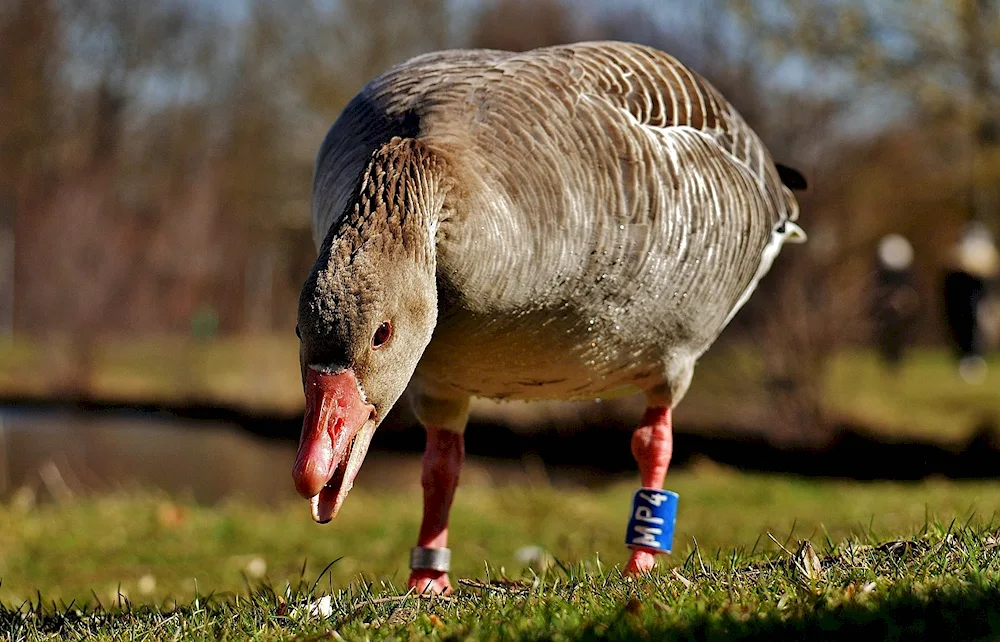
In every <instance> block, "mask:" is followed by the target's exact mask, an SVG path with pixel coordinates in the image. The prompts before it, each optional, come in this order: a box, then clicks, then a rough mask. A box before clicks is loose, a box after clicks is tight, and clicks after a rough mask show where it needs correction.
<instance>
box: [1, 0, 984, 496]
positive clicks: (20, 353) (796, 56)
mask: <svg viewBox="0 0 1000 642" xmlns="http://www.w3.org/2000/svg"><path fill="white" fill-rule="evenodd" d="M597 39H617V40H631V41H636V42H640V43H644V44H648V45H652V46H655V47H657V48H660V49H663V50H666V51H668V52H671V53H673V54H674V55H675V56H677V57H678V58H679V59H680V60H682V61H683V62H685V63H687V64H688V65H689V66H691V67H692V68H694V69H695V70H697V71H698V72H700V73H701V74H702V75H704V76H705V77H707V78H708V79H709V80H710V81H711V82H712V83H713V84H715V85H716V86H717V87H718V88H719V89H720V90H721V91H722V92H723V93H724V94H725V95H726V96H727V97H728V98H729V99H730V100H731V101H732V102H733V103H734V104H735V105H736V106H737V108H738V109H739V110H740V111H741V113H742V114H743V115H744V116H745V117H746V119H747V120H748V121H749V122H750V124H751V125H752V126H753V127H754V128H755V129H756V131H757V132H758V133H759V134H760V135H761V137H762V138H763V140H764V141H765V143H766V144H767V145H768V147H769V149H770V150H771V152H772V154H773V156H774V157H775V159H776V160H778V161H779V162H782V163H784V164H787V165H790V166H792V167H795V168H797V169H799V170H800V171H802V172H803V173H804V174H805V175H806V177H807V179H808V181H809V185H810V187H809V190H808V191H807V192H805V193H801V194H799V199H800V203H801V211H802V214H801V218H800V223H801V225H802V227H803V228H804V229H805V230H806V231H807V233H808V234H809V237H810V241H809V243H808V244H806V245H804V246H792V247H788V248H786V250H785V251H784V253H783V254H782V255H781V257H780V258H779V260H778V262H777V263H776V264H775V266H774V268H773V269H772V271H771V274H770V275H769V276H768V277H767V278H766V279H765V281H764V282H763V283H762V284H761V286H760V288H759V289H758V292H757V294H756V295H755V297H754V298H753V299H752V301H751V303H750V305H749V306H748V307H747V308H745V309H744V310H743V311H742V312H740V314H739V315H738V317H737V318H736V319H735V321H734V322H733V323H732V324H731V326H730V327H729V328H728V329H727V330H726V332H725V334H724V335H723V337H722V338H721V339H720V341H719V342H718V344H717V345H716V346H715V347H713V348H712V350H711V351H710V352H709V353H708V355H706V357H705V358H704V359H703V362H702V363H701V364H700V366H699V369H698V371H697V372H696V375H695V380H694V383H693V385H692V388H691V392H690V393H689V395H688V398H687V399H686V400H685V401H684V402H683V403H682V405H681V407H680V408H679V410H678V414H677V419H676V426H677V435H678V436H677V438H676V443H677V448H678V452H677V456H676V459H675V465H678V466H682V465H685V464H690V463H691V462H694V461H698V460H699V459H700V458H704V457H708V458H711V459H714V460H717V461H720V462H723V463H727V464H731V465H734V466H738V467H744V468H751V469H757V470H777V471H785V472H797V473H802V474H813V475H834V476H846V477H861V478H877V477H888V478H916V477H923V476H927V475H945V476H978V475H984V476H992V475H993V474H995V471H996V470H1000V468H998V467H997V465H1000V456H998V455H997V453H998V450H997V448H996V447H994V445H995V444H996V443H998V442H1000V438H998V437H996V436H995V432H996V426H997V418H998V416H1000V360H998V358H997V356H996V353H995V348H996V346H997V342H998V334H1000V301H998V299H997V288H996V285H997V283H996V280H997V272H998V258H997V252H996V248H995V246H994V244H993V240H992V239H993V237H994V236H995V235H996V234H998V233H1000V109H998V107H1000V2H996V1H994V0H908V1H907V2H896V1H891V0H812V1H810V2H800V1H798V0H759V1H755V0H732V1H729V2H725V1H722V0H702V1H701V2H698V3H689V2H682V1H676V2H674V1H666V0H645V1H641V0H621V1H619V2H614V3H606V2H599V1H597V0H411V1H408V2H402V1H401V2H396V3H392V5H391V8H389V7H388V6H387V5H386V4H385V3H373V2H368V1H366V0H313V1H311V2H301V3H277V2H263V1H257V0H226V1H224V2H209V1H198V0H148V1H146V2H141V3H136V2H123V1H120V0H117V1H116V0H6V1H5V2H3V3H2V4H0V403H2V406H0V469H2V472H0V495H7V496H9V495H11V494H15V493H21V496H24V497H28V499H29V500H31V501H33V499H32V498H35V497H38V498H55V499H60V498H66V497H70V496H73V495H78V494H85V493H89V492H92V491H94V490H108V489H114V488H120V487H122V486H126V487H127V486H130V485H133V484H138V485H140V486H154V487H160V488H164V489H166V490H168V491H171V492H186V493H190V494H192V495H193V496H194V497H195V498H197V499H199V500H205V501H212V500H216V499H219V498H222V497H228V496H231V495H234V494H236V495H243V496H247V497H250V498H253V499H259V500H262V501H276V500H280V499H284V498H289V497H292V496H293V495H294V491H293V489H292V485H291V483H290V476H289V471H290V466H291V461H292V457H293V453H294V446H295V440H296V439H297V435H298V429H299V421H300V419H299V417H300V413H301V405H302V400H301V387H300V382H299V374H298V364H297V358H298V357H297V340H296V338H295V336H294V333H293V328H294V324H295V315H296V302H297V297H298V290H299V287H300V286H301V283H302V281H303V279H304V277H305V275H306V273H307V271H308V269H309V267H310V265H311V263H312V260H313V258H314V256H315V249H314V247H313V245H312V242H311V236H310V229H309V194H310V179H311V171H312V164H313V158H314V154H315V152H316V150H317V148H318V146H319V143H320V141H321V140H322V137H323V135H324V134H325V132H326V130H327V128H328V127H329V126H330V125H331V124H332V122H333V120H334V119H335V118H336V116H337V114H338V113H339V111H340V109H341V108H342V107H343V106H344V105H345V104H346V102H347V101H348V100H349V99H350V98H351V97H352V96H353V95H354V94H355V93H356V92H357V91H358V90H359V89H360V88H361V87H362V86H363V85H364V83H365V82H367V81H368V80H370V79H371V78H372V77H374V76H376V75H377V74H379V73H380V72H381V71H383V70H385V69H386V68H387V67H389V66H390V65H392V64H394V63H396V62H400V61H402V60H405V59H407V58H409V57H411V56H414V55H417V54H420V53H423V52H427V51H432V50H437V49H442V48H454V47H488V48H500V49H511V50H526V49H531V48H534V47H539V46H544V45H551V44H558V43H566V42H573V41H579V40H597ZM641 406H642V400H641V399H635V398H633V399H616V400H600V401H596V402H593V403H579V404H553V403H547V404H502V405H501V404H494V403H490V402H485V401H483V402H477V405H476V406H475V408H474V412H473V425H472V426H471V427H470V429H469V442H468V448H469V452H470V455H472V457H471V459H472V464H471V465H472V466H473V467H474V468H476V470H478V471H480V473H481V475H482V478H484V479H487V480H490V481H492V482H496V483H505V482H508V481H512V482H518V483H520V482H526V483H532V484H564V483H566V484H568V483H585V484H595V483H601V482H602V481H604V480H606V479H609V478H610V477H613V476H615V475H618V474H628V475H631V474H634V473H633V471H634V464H633V463H632V460H631V455H630V454H629V451H628V448H629V447H628V443H629V440H628V433H629V431H630V430H631V428H632V427H633V426H634V425H635V421H636V420H637V419H638V417H639V414H640V412H641ZM422 440H423V437H422V433H421V431H420V430H419V429H417V428H415V427H414V424H413V420H412V417H411V416H410V415H409V414H408V413H407V411H406V409H405V408H400V409H398V410H397V411H396V412H395V413H394V415H393V417H391V418H390V419H389V420H388V421H387V422H386V425H385V426H383V428H382V429H380V431H379V434H378V436H377V438H376V441H375V444H374V451H373V452H372V454H371V455H370V456H369V460H370V461H369V462H368V464H367V465H366V467H365V468H364V469H363V471H362V476H361V477H360V478H359V484H360V485H368V486H369V487H371V486H377V485H378V484H393V483H396V482H397V481H398V482H399V483H407V484H411V485H412V484H416V480H417V478H418V474H417V472H416V471H417V467H418V466H419V458H418V456H417V455H416V454H415V453H418V452H419V451H420V450H421V448H422ZM487 455H489V456H490V457H489V458H487V457H486V456H487Z"/></svg>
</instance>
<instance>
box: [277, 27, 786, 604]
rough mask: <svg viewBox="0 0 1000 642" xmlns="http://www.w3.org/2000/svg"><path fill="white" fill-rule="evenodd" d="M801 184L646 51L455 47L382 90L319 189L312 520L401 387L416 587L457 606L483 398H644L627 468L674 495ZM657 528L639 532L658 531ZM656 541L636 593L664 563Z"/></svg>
mask: <svg viewBox="0 0 1000 642" xmlns="http://www.w3.org/2000/svg"><path fill="white" fill-rule="evenodd" d="M804 184H805V181H804V179H803V178H802V176H801V175H800V174H799V173H798V172H796V171H795V170H792V169H790V168H785V167H783V166H780V165H776V164H775V163H774V161H773V160H772V159H771V156H770V155H769V153H768V151H767V149H766V148H765V146H764V144H763V143H762V142H761V140H760V139H759V138H758V137H757V135H756V134H755V133H754V132H753V131H752V130H751V129H750V127H749V126H748V125H747V124H746V123H745V122H744V120H743V119H742V117H741V116H740V115H739V114H738V113H737V111H736V110H735V109H734V108H733V107H732V106H731V105H730V104H729V103H728V102H727V101H726V100H725V99H724V98H723V97H722V95H721V94H720V93H719V92H718V91H717V90H716V89H715V88H713V87H712V86H711V85H710V84H709V83H708V82H707V81H705V80H704V79H703V78H702V77H700V76H699V75H698V74H696V73H695V72H693V71H691V70H690V69H688V68H687V67H685V66H684V65H683V64H681V63H680V62H678V61H677V60H676V59H674V58H673V57H671V56H669V55H668V54H666V53H663V52H661V51H658V50H655V49H652V48H649V47H645V46H640V45H636V44H628V43H621V42H587V43H577V44H572V45H563V46H555V47H547V48H542V49H536V50H533V51H529V52H524V53H513V52H507V51H494V50H451V51H442V52H437V53H431V54H426V55H422V56H419V57H416V58H413V59H411V60H409V61H407V62H404V63H401V64H399V65H397V66H395V67H393V68H391V69H389V70H388V71H386V72H385V73H383V74H382V75H381V76H379V77H377V78H375V79H374V80H372V81H371V82H370V83H369V84H368V85H367V86H365V87H364V88H363V89H362V90H361V92H360V93H359V94H358V95H357V96H356V97H354V98H353V100H351V101H350V103H349V104H348V105H347V107H346V108H345V109H344V110H343V112H342V113H341V115H340V116H339V118H338V119H337V120H336V122H335V123H334V124H333V126H332V127H331V129H330V130H329V132H328V134H327V135H326V138H325V139H324V140H323V142H322V145H321V146H320V149H319V152H318V155H317V159H316V165H315V172H314V176H313V188H312V222H313V230H314V240H315V242H316V245H317V248H318V256H317V259H316V262H315V265H314V266H313V268H312V270H311V272H310V274H309V276H308V278H307V279H306V281H305V283H304V285H303V288H302V292H301V297H300V300H299V307H298V324H297V326H296V333H297V334H298V336H299V339H300V350H299V357H300V363H301V369H302V381H303V388H304V391H305V403H306V410H305V416H304V420H303V427H302V434H301V437H300V439H299V447H298V452H297V455H296V459H295V464H294V467H293V473H292V476H293V479H294V482H295V487H296V489H297V491H298V492H299V494H301V495H302V496H303V497H305V498H307V499H309V500H310V503H311V511H312V517H313V518H314V519H315V520H316V521H317V522H319V523H326V522H328V521H330V520H331V519H333V517H334V516H335V515H336V514H337V512H338V511H339V510H340V507H341V505H342V504H343V502H344V500H345V498H346V497H347V494H348V492H349V491H350V489H351V487H352V486H353V483H354V479H355V477H356V476H357V474H358V470H359V468H360V467H361V464H362V462H363V460H364V458H365V455H366V453H367V450H368V446H369V444H370V442H371V439H372V435H373V433H374V432H375V430H376V428H377V427H378V425H379V423H380V422H381V421H382V419H383V418H384V417H385V416H386V413H388V412H389V410H390V409H391V408H392V407H393V405H394V404H395V403H396V401H397V400H398V399H399V398H400V396H401V395H402V394H403V393H404V390H405V391H406V392H407V396H408V398H409V401H410V403H411V405H412V408H413V410H414V412H415V415H416V417H417V418H418V419H419V421H420V423H421V424H422V425H423V426H424V428H425V430H426V448H425V452H424V455H423V460H422V472H421V485H422V487H423V519H422V523H421V526H420V530H419V533H418V537H417V546H416V547H415V548H414V549H413V550H412V551H411V555H410V568H411V575H410V578H409V586H410V587H411V588H413V589H415V590H418V591H429V592H434V593H448V592H450V591H451V584H450V580H449V578H448V570H449V560H450V551H449V549H448V548H447V544H448V515H449V512H450V508H451V504H452V500H453V498H454V495H455V491H456V487H457V485H458V479H459V472H460V470H461V467H462V463H463V459H464V442H463V432H464V430H465V426H466V423H467V420H468V414H469V400H470V398H471V397H486V398H493V399H521V400H539V399H591V398H595V397H607V396H609V395H613V394H618V393H624V392H628V391H635V392H638V391H642V392H644V393H645V395H646V404H647V409H646V411H645V413H644V415H643V417H642V420H641V422H640V425H639V426H638V427H637V428H636V430H635V432H634V433H633V435H632V438H631V449H632V452H633V454H634V456H635V459H636V461H637V463H638V467H639V472H640V477H641V482H642V487H643V488H644V489H647V490H653V491H656V490H658V489H662V488H663V482H664V478H665V475H666V473H667V468H668V466H669V463H670V456H671V451H672V433H671V412H672V409H673V408H674V407H675V406H676V404H677V403H678V402H679V401H680V400H681V398H682V397H683V396H684V393H685V391H686V390H687V388H688V385H689V384H690V382H691V377H692V373H693V370H694V365H695V362H696V360H697V359H698V357H699V356H700V355H701V354H702V353H704V352H705V351H706V350H707V349H708V347H709V346H710V345H711V344H712V342H713V341H714V340H715V338H716V337H717V336H718V335H719V333H720V332H721V331H722V329H723V328H724V327H725V326H726V324H727V323H728V322H729V321H730V320H731V319H732V318H733V315H734V314H736V312H737V310H739V309H740V307H741V306H742V305H743V304H744V303H745V302H746V301H747V299H748V298H749V296H750V295H751V293H752V292H753V290H754V288H755V286H756V285H757V283H758V282H759V281H760V279H761V278H762V277H763V276H764V274H765V273H766V272H767V271H768V269H769V268H770V266H771V264H772V262H773V260H774V258H775V256H776V255H777V254H778V251H779V249H780V248H781V246H782V244H783V243H784V242H786V241H800V240H803V239H804V234H803V232H802V230H801V229H800V228H799V227H798V226H797V225H796V224H795V221H796V219H797V217H798V205H797V202H796V199H795V197H794V195H793V193H792V191H791V188H799V187H804ZM638 495H639V494H638V493H637V497H638ZM664 497H665V495H655V496H654V499H655V500H656V502H657V503H659V502H662V501H663V498H664ZM636 501H638V500H636ZM653 513H654V509H653V508H652V507H651V506H650V505H647V506H645V507H639V508H637V509H636V513H635V516H636V517H644V518H647V521H649V522H650V523H654V524H661V525H662V523H663V519H662V518H657V517H655V516H653ZM658 519H659V521H657V520H658ZM671 527H672V526H671ZM650 528H651V527H650ZM650 528H647V529H646V531H644V532H645V533H646V535H645V536H644V537H647V538H648V541H647V540H644V539H642V538H639V539H638V540H633V541H632V542H631V543H630V548H631V553H630V558H629V560H628V563H627V565H626V567H625V572H626V573H629V574H639V573H645V572H649V571H651V570H652V569H653V568H654V565H655V555H657V554H660V553H663V552H665V551H667V550H669V547H664V546H657V545H656V544H657V543H658V542H657V541H656V540H655V538H653V536H651V535H648V533H649V532H653V533H657V532H659V531H657V530H656V529H653V530H652V531H650ZM661 530H662V529H661ZM640 532H643V531H642V529H641V528H640ZM646 544H648V545H646Z"/></svg>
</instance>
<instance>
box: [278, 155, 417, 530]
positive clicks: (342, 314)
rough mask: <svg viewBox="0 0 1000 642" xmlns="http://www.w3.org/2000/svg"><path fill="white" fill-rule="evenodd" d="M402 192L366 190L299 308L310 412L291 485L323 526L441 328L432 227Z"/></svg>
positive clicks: (336, 231)
mask: <svg viewBox="0 0 1000 642" xmlns="http://www.w3.org/2000/svg"><path fill="white" fill-rule="evenodd" d="M370 174H371V175H373V176H374V175H376V174H379V172H374V171H373V172H370ZM380 175H381V176H388V175H389V174H388V173H385V172H382V173H381V174H380ZM399 182H400V183H402V182H404V181H399ZM420 183H421V185H423V184H424V182H423V181H421V182H420ZM400 187H402V189H399V187H397V188H396V192H398V193H397V194H395V195H394V194H393V193H392V190H386V189H379V188H377V187H370V188H369V189H368V190H365V188H364V186H363V187H362V193H361V195H360V196H359V201H358V203H357V205H356V206H355V207H354V208H353V213H351V208H348V213H347V214H345V216H344V217H343V219H342V220H341V221H340V222H339V223H338V224H335V225H334V226H333V228H332V229H331V230H330V233H329V235H328V236H327V238H326V241H325V242H324V244H323V246H322V248H321V250H320V254H319V257H318V259H317V260H316V263H315V265H314V266H313V269H312V272H311V273H310V275H309V277H308V279H307V280H306V282H305V285H304V286H303V288H302V293H301V296H300V298H299V312H298V325H297V332H298V334H299V338H300V346H299V361H300V365H301V368H302V385H303V389H304V392H305V401H306V409H305V418H304V421H303V425H302V434H301V437H300V439H299V448H298V454H297V455H296V458H295V465H294V467H293V470H292V477H293V479H294V482H295V488H296V490H297V491H298V492H299V494H300V495H302V496H303V497H305V498H308V499H310V500H311V504H312V516H313V519H315V520H316V521H317V522H320V523H325V522H328V521H330V520H331V519H332V518H333V517H334V516H335V515H336V514H337V512H338V511H339V510H340V507H341V505H342V504H343V502H344V499H345V498H346V497H347V494H348V492H349V491H350V490H351V488H352V486H353V485H354V480H355V477H356V476H357V474H358V470H359V469H360V468H361V464H362V462H363V461H364V458H365V455H366V453H367V452H368V446H369V444H370V443H371V439H372V436H373V434H374V433H375V429H376V428H377V427H378V425H379V423H380V422H381V421H382V420H383V419H384V418H385V416H386V414H387V413H388V412H389V410H390V409H391V408H392V406H393V404H395V402H396V401H397V400H398V399H399V397H400V395H401V394H402V393H403V390H404V389H405V388H406V385H407V383H408V382H409V380H410V377H411V376H412V375H413V371H414V369H415V368H416V366H417V362H418V361H419V360H420V357H421V355H422V354H423V352H424V349H425V348H426V347H427V344H428V343H429V342H430V339H431V335H432V334H433V331H434V327H435V324H436V322H437V288H436V281H435V265H434V239H433V233H432V230H433V228H432V223H431V221H430V218H429V216H427V213H426V212H425V211H424V209H425V208H424V207H423V206H422V205H421V203H422V202H423V201H422V199H419V198H414V194H412V193H411V194H410V195H409V196H407V194H406V193H405V191H406V189H407V188H406V186H400ZM417 187H419V185H418V186H417ZM414 189H416V188H414Z"/></svg>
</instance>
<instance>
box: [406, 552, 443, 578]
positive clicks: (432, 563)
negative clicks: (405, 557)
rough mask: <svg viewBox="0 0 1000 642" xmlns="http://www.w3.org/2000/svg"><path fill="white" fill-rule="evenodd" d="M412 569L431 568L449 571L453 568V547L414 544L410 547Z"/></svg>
mask: <svg viewBox="0 0 1000 642" xmlns="http://www.w3.org/2000/svg"><path fill="white" fill-rule="evenodd" d="M410 570H413V571H417V570H430V571H441V572H442V573H447V572H448V571H449V570H451V549H450V548H426V547H423V546H414V547H413V548H412V549H410Z"/></svg>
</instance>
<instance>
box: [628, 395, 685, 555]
mask: <svg viewBox="0 0 1000 642" xmlns="http://www.w3.org/2000/svg"><path fill="white" fill-rule="evenodd" d="M673 449H674V438H673V428H672V426H671V423H670V408H669V407H658V406H650V407H649V408H647V409H646V412H645V414H644V415H643V416H642V422H641V423H640V424H639V427H638V428H636V430H635V432H634V433H632V456H633V457H635V460H636V462H638V464H639V475H640V477H641V478H642V486H643V488H655V489H661V488H663V479H664V478H665V477H666V476H667V468H668V467H669V466H670V456H671V454H673ZM655 555H656V551H654V550H652V549H647V548H633V549H632V554H631V556H630V557H629V560H628V565H627V566H626V567H625V574H626V575H639V574H642V573H648V572H650V571H652V570H653V567H654V566H656V558H655Z"/></svg>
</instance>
